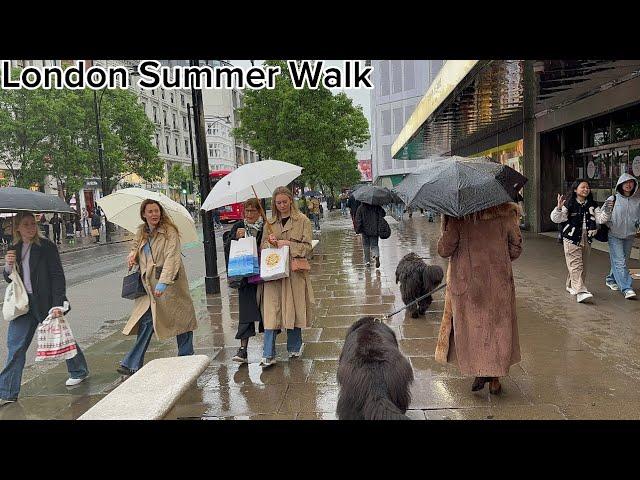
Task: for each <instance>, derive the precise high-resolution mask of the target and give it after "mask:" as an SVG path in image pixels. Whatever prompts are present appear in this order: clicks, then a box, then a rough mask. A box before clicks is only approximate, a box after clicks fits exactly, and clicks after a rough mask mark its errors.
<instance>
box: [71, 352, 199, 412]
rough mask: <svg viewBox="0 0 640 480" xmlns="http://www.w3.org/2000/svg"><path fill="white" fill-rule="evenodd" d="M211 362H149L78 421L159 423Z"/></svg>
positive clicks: (180, 359)
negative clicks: (156, 421) (155, 421)
mask: <svg viewBox="0 0 640 480" xmlns="http://www.w3.org/2000/svg"><path fill="white" fill-rule="evenodd" d="M210 361H211V359H210V358H209V357H208V356H207V355H189V356H185V357H171V358H159V359H157V360H152V361H150V362H149V363H147V364H146V365H145V366H144V367H142V368H141V369H140V370H138V371H137V372H136V373H134V374H133V375H132V376H131V377H129V378H128V379H127V380H126V381H125V382H124V383H123V384H122V385H120V386H119V387H118V388H116V389H115V390H114V391H113V392H111V393H109V394H108V395H107V396H106V397H104V398H103V399H102V400H100V401H99V402H98V403H96V404H95V405H94V406H93V407H92V408H91V409H89V410H88V411H87V412H85V413H84V415H82V416H81V417H80V418H79V419H78V420H160V419H162V418H164V416H165V415H166V414H167V413H168V412H169V410H171V408H172V407H173V406H174V405H175V403H176V402H177V401H178V399H179V398H180V397H181V396H182V395H183V394H184V392H185V391H186V390H187V389H188V388H189V386H190V385H192V384H193V382H195V381H196V380H197V379H198V377H199V376H200V375H201V374H202V372H204V371H205V370H206V368H207V366H208V365H209V362H210Z"/></svg>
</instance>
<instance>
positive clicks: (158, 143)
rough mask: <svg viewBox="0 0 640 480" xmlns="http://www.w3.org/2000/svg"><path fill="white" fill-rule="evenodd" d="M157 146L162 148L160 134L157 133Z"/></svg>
mask: <svg viewBox="0 0 640 480" xmlns="http://www.w3.org/2000/svg"><path fill="white" fill-rule="evenodd" d="M156 148H158V149H160V135H159V134H157V133H156Z"/></svg>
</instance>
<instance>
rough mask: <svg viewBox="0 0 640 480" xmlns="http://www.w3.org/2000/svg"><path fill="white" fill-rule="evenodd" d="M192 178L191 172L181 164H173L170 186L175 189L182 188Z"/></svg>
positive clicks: (170, 171) (170, 172) (169, 178)
mask: <svg viewBox="0 0 640 480" xmlns="http://www.w3.org/2000/svg"><path fill="white" fill-rule="evenodd" d="M190 180H191V172H190V171H189V170H187V169H186V168H185V167H183V166H182V165H180V164H177V163H175V164H173V166H172V167H171V169H170V170H169V174H168V183H169V186H170V187H172V188H174V189H179V188H182V185H184V184H185V183H186V182H189V181H190Z"/></svg>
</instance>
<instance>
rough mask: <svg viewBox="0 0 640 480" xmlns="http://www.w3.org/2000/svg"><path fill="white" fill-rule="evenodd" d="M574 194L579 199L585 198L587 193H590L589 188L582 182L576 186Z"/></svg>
mask: <svg viewBox="0 0 640 480" xmlns="http://www.w3.org/2000/svg"><path fill="white" fill-rule="evenodd" d="M575 192H576V195H578V196H579V197H582V198H585V197H587V196H588V195H589V192H591V187H589V184H588V183H587V182H582V183H581V184H580V185H578V188H576V189H575Z"/></svg>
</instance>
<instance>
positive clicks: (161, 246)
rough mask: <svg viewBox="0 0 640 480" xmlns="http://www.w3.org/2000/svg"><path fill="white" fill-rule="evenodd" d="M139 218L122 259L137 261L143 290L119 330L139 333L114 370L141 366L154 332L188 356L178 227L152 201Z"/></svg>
mask: <svg viewBox="0 0 640 480" xmlns="http://www.w3.org/2000/svg"><path fill="white" fill-rule="evenodd" d="M140 219H141V220H142V221H143V223H142V224H141V225H140V227H139V228H138V233H137V235H136V239H135V241H134V243H133V248H132V249H131V252H130V253H129V256H128V257H127V263H128V265H129V269H131V268H132V267H133V266H134V265H136V264H137V265H139V268H140V275H141V278H142V283H143V284H144V288H145V290H146V295H143V296H141V297H138V298H136V300H135V303H134V305H133V312H132V313H131V316H130V317H129V321H128V322H127V324H126V325H125V327H124V330H123V331H122V333H124V334H125V335H133V334H136V333H137V335H138V337H137V339H136V343H135V345H134V346H133V348H132V349H131V351H130V352H129V353H127V355H126V356H125V357H124V359H123V360H122V362H120V366H119V367H118V369H117V370H118V372H119V373H121V374H123V375H131V374H133V373H135V372H136V371H137V370H139V369H140V368H142V365H143V363H144V355H145V352H146V351H147V348H148V346H149V342H150V341H151V336H152V335H153V333H154V332H155V333H156V337H157V338H158V339H159V340H164V339H167V338H170V337H176V340H177V342H178V356H183V355H193V331H194V330H195V329H196V328H197V322H196V313H195V309H194V308H193V301H192V300H191V295H190V293H189V283H188V281H187V274H186V271H185V268H184V264H183V263H182V258H181V253H180V235H179V233H178V229H177V228H176V226H175V225H174V224H173V222H172V221H171V218H169V216H168V215H167V214H166V212H165V211H164V208H162V205H160V203H158V202H157V201H156V200H150V199H147V200H145V201H143V202H142V205H141V206H140Z"/></svg>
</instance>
